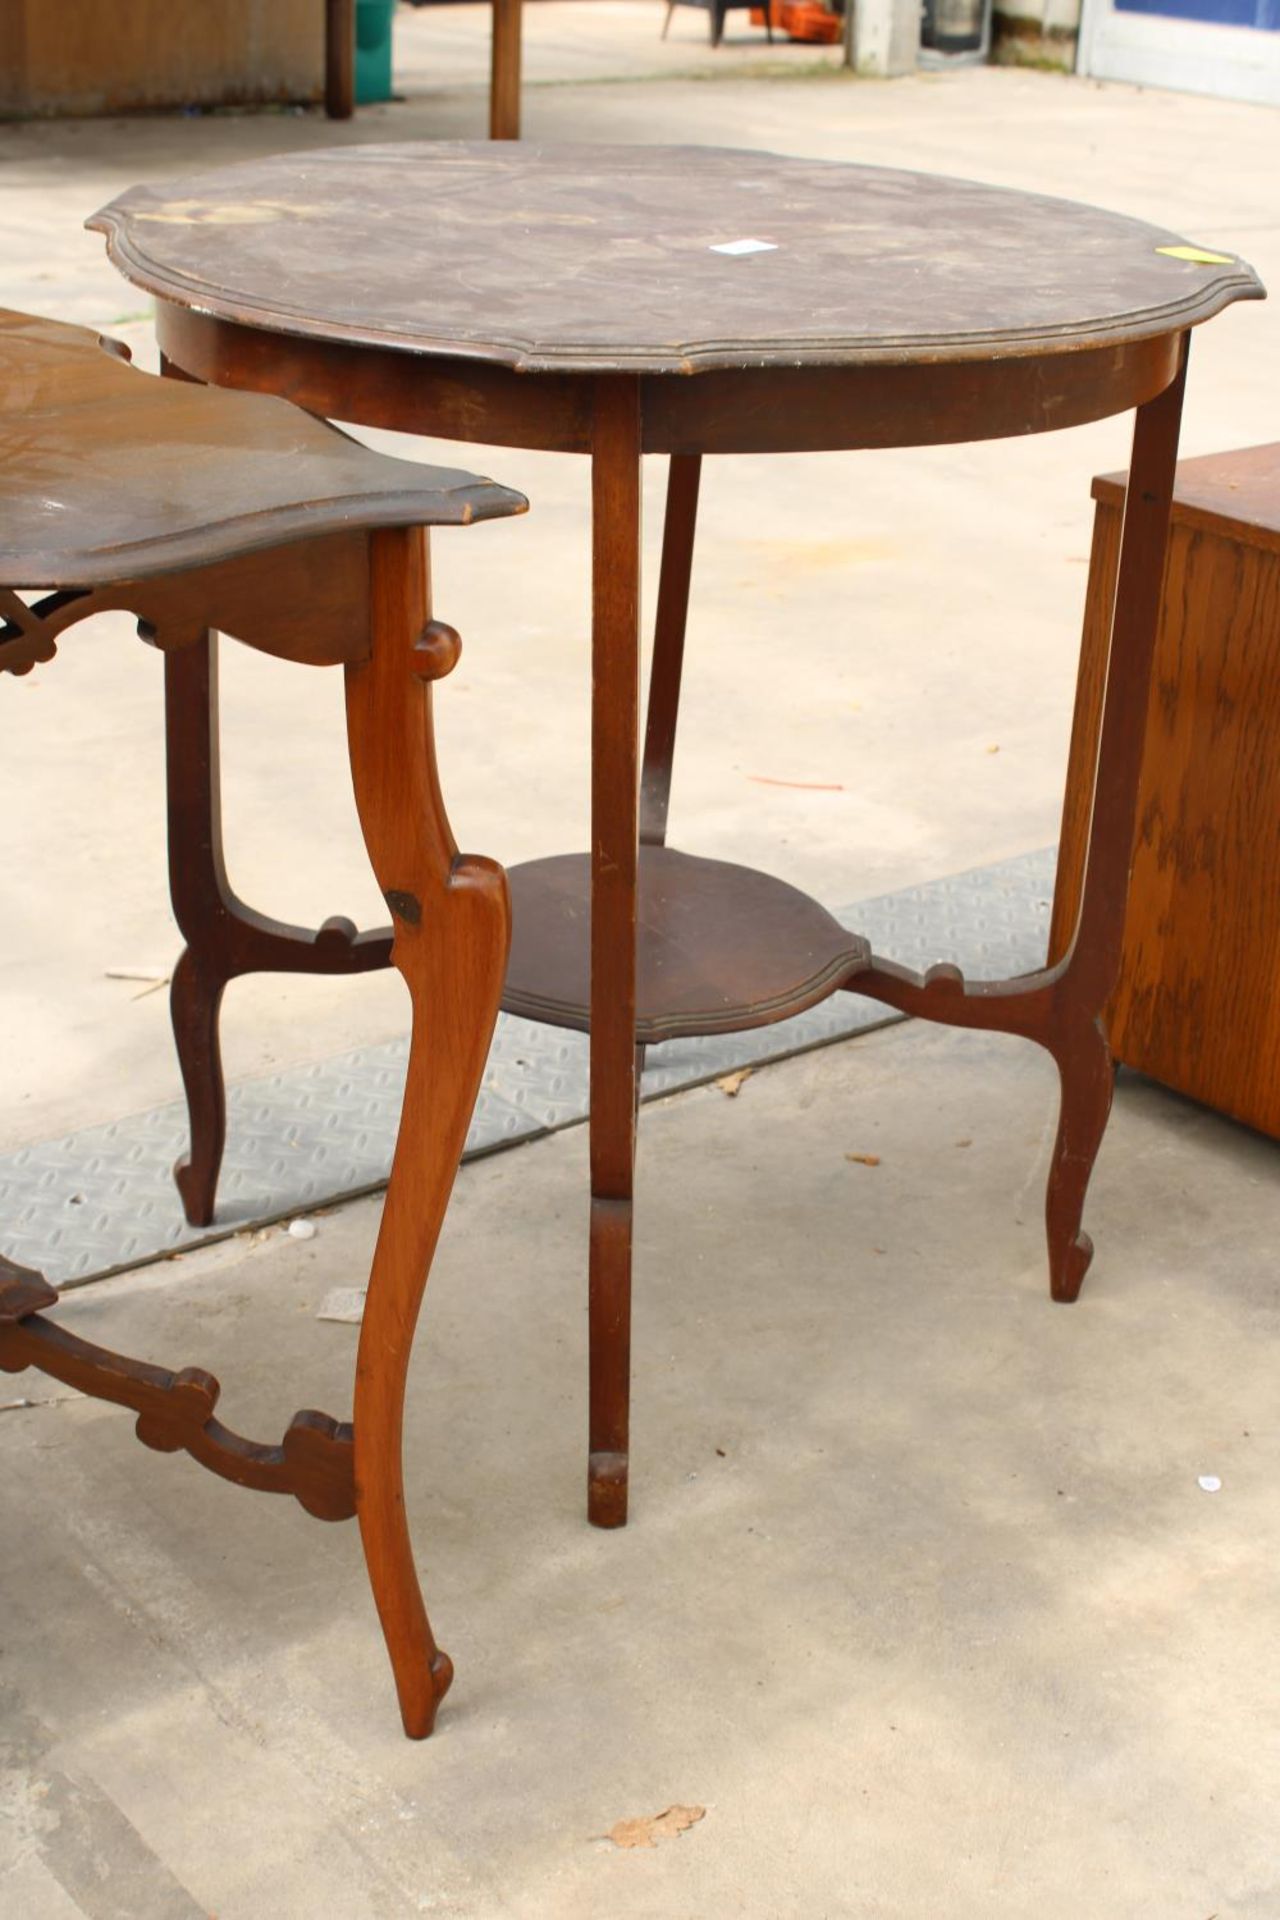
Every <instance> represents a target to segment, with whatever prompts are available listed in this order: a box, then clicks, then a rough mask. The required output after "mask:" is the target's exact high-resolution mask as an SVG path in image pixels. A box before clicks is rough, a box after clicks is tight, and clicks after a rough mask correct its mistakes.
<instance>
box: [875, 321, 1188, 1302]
mask: <svg viewBox="0 0 1280 1920" xmlns="http://www.w3.org/2000/svg"><path fill="white" fill-rule="evenodd" d="M1186 346H1187V340H1186V336H1185V335H1184V336H1183V341H1182V352H1181V357H1180V362H1179V371H1178V373H1177V376H1176V378H1175V379H1174V380H1173V382H1172V383H1171V384H1170V385H1169V386H1168V387H1166V388H1165V390H1164V392H1163V393H1160V394H1157V395H1156V396H1155V398H1154V399H1151V400H1148V401H1147V402H1146V403H1145V404H1144V405H1143V406H1141V407H1139V408H1138V411H1137V415H1136V419H1135V422H1134V432H1133V457H1132V460H1131V462H1130V467H1129V489H1128V494H1127V497H1126V501H1125V512H1124V527H1123V531H1122V533H1121V539H1120V569H1119V578H1118V581H1117V587H1116V602H1115V613H1114V616H1113V619H1112V626H1111V650H1110V657H1109V661H1108V668H1107V686H1106V694H1105V698H1104V705H1103V712H1102V732H1101V739H1100V742H1099V748H1098V765H1097V774H1096V777H1095V782H1094V802H1093V817H1092V822H1091V826H1090V834H1089V850H1088V854H1087V856H1086V862H1085V875H1084V886H1083V891H1082V896H1081V901H1080V913H1079V918H1078V920H1077V923H1076V930H1075V935H1074V938H1073V939H1072V942H1071V946H1070V948H1069V950H1068V952H1067V953H1066V955H1065V957H1064V958H1063V959H1062V960H1060V961H1059V962H1058V964H1057V965H1056V966H1053V967H1047V968H1044V969H1042V970H1041V971H1040V972H1038V973H1029V974H1026V975H1024V976H1023V977H1022V978H1020V979H1017V980H975V981H972V982H966V981H965V978H964V976H963V974H962V973H961V972H960V969H959V968H958V967H953V966H947V965H944V966H937V967H932V968H930V970H929V972H928V973H927V974H926V975H925V976H924V978H923V979H921V977H920V976H919V975H918V974H914V973H912V972H910V971H909V970H908V969H907V968H905V967H899V966H896V965H894V964H893V963H892V962H890V961H887V960H880V959H879V958H877V959H875V960H874V961H873V964H872V966H871V967H870V968H869V969H868V970H867V971H865V972H862V973H859V974H857V975H856V976H855V977H854V978H852V979H851V980H850V982H849V985H850V987H851V989H852V990H853V991H854V992H856V993H865V994H869V995H871V997H872V998H873V999H877V1000H883V1001H885V1002H886V1003H887V1004H888V1005H889V1006H893V1007H899V1008H901V1010H902V1011H903V1012H904V1013H908V1014H912V1015H916V1016H919V1017H920V1018H923V1019H926V1020H938V1021H941V1022H942V1023H944V1024H945V1025H947V1026H959V1027H982V1028H989V1029H991V1030H993V1031H995V1032H999V1033H1013V1034H1021V1035H1022V1036H1023V1037H1024V1038H1026V1039H1028V1040H1035V1041H1037V1042H1038V1043H1039V1044H1040V1045H1041V1046H1042V1047H1044V1048H1046V1049H1047V1051H1048V1052H1050V1053H1051V1054H1052V1055H1053V1057H1054V1060H1055V1061H1056V1063H1057V1067H1058V1073H1059V1077H1060V1080H1061V1085H1062V1100H1061V1107H1060V1110H1059V1116H1058V1132H1057V1138H1056V1139H1055V1141H1054V1148H1053V1155H1052V1159H1051V1161H1050V1166H1049V1179H1048V1190H1047V1193H1046V1196H1045V1230H1046V1237H1047V1240H1048V1252H1049V1286H1050V1292H1051V1293H1052V1296H1053V1298H1054V1299H1055V1300H1074V1299H1075V1298H1076V1296H1077V1295H1078V1294H1079V1291H1080V1286H1081V1283H1082V1281H1083V1280H1084V1276H1085V1274H1086V1273H1087V1271H1088V1268H1089V1262H1090V1260H1091V1259H1092V1258H1093V1243H1092V1241H1091V1240H1090V1238H1089V1236H1088V1234H1087V1233H1085V1232H1083V1231H1082V1229H1081V1216H1082V1214H1083V1211H1084V1201H1085V1194H1086V1192H1087V1190H1088V1185H1089V1178H1090V1175H1091V1174H1092V1172H1093V1165H1094V1161H1095V1160H1096V1158H1097V1154H1098V1148H1099V1146H1100V1145H1101V1143H1102V1135H1103V1132H1104V1130H1105V1128H1106V1124H1107V1116H1108V1114H1109V1113H1110V1111H1111V1096H1112V1090H1113V1084H1114V1078H1115V1075H1114V1067H1113V1063H1112V1059H1111V1053H1110V1050H1109V1048H1108V1046H1107V1037H1106V1032H1105V1028H1104V1025H1103V1011H1104V1008H1105V1006H1106V1003H1107V1000H1108V999H1109V997H1110V995H1111V992H1112V989H1113V988H1114V986H1115V983H1116V979H1117V977H1118V975H1119V971H1120V956H1121V947H1122V942H1123V938H1124V919H1125V902H1126V899H1127V895H1128V887H1129V867H1130V861H1131V858H1132V848H1133V834H1134V825H1135V819H1136V812H1137V804H1138V780H1139V775H1140V774H1141V771H1142V749H1143V738H1144V734H1145V730H1146V716H1147V700H1148V696H1149V693H1150V687H1151V673H1152V665H1153V661H1154V658H1155V645H1156V634H1157V630H1158V627H1159V621H1160V595H1161V587H1162V584H1163V580H1164V561H1165V551H1166V548H1167V545H1168V535H1169V514H1170V508H1171V506H1172V502H1173V487H1174V469H1175V467H1176V465H1177V458H1178V427H1179V423H1180V420H1181V417H1182V395H1183V389H1184V387H1185V385H1186V367H1187V355H1186Z"/></svg>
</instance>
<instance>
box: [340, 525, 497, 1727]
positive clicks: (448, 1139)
mask: <svg viewBox="0 0 1280 1920" xmlns="http://www.w3.org/2000/svg"><path fill="white" fill-rule="evenodd" d="M371 549H372V566H371V593H372V629H373V649H372V657H371V658H370V659H369V660H367V661H362V662H360V663H359V664H358V665H355V666H352V667H348V669H347V735H348V743H349V747H350V753H351V771H352V778H353V781H354V784H355V794H356V804H357V807H358V810H359V814H360V824H361V827H362V828H363V831H364V837H365V844H366V846H367V847H368V850H369V857H370V860H371V862H372V865H373V869H374V872H375V874H376V876H377V880H378V884H379V886H380V887H381V889H382V892H383V895H384V897H385V898H386V901H387V904H388V906H389V907H390V908H391V911H392V914H393V916H394V930H395V943H394V947H393V949H392V963H393V965H394V966H396V967H398V968H399V970H400V972H401V973H402V974H403V976H404V979H405V983H406V985H407V986H408V989H409V995H410V999H411V1002H412V1029H411V1040H410V1049H409V1067H408V1078H407V1082H406V1085H405V1095H404V1106H403V1109H402V1111H401V1117H400V1131H399V1136H398V1138H397V1141H396V1150H395V1157H394V1159H393V1161H392V1166H391V1179H390V1183H389V1185H388V1187H387V1197H386V1202H385V1205H384V1207H383V1213H382V1226H381V1229H380V1231H379V1234H378V1244H377V1247H376V1249H375V1252H374V1257H373V1268H372V1271H371V1273H370V1276H369V1293H368V1299H367V1302H366V1305H365V1313H364V1323H363V1325H362V1327H361V1331H360V1345H359V1350H358V1354H357V1358H356V1384H355V1418H354V1427H355V1488H356V1512H357V1515H358V1517H359V1521H360V1534H361V1539H362V1541H363V1544H364V1552H365V1560H366V1562H367V1564H368V1569H369V1580H370V1584H371V1586H372V1588H373V1595H374V1600H375V1602H376V1604H377V1608H378V1615H379V1618H380V1619H381V1622H382V1631H383V1634H384V1636H385V1639H386V1643H387V1652H388V1653H389V1655H390V1657H391V1666H392V1671H393V1672H394V1675H395V1682H396V1691H397V1693H398V1695H399V1699H400V1712H401V1715H402V1718H403V1720H404V1727H405V1732H406V1733H407V1734H409V1735H410V1737H411V1738H413V1739H421V1738H423V1737H424V1736H425V1735H426V1734H429V1733H430V1732H431V1729H432V1726H433V1724H434V1721H435V1716H436V1708H437V1707H438V1705H439V1703H440V1701H441V1700H442V1699H443V1697H444V1694H445V1692H446V1690H447V1689H448V1686H449V1683H450V1680H451V1679H452V1677H453V1669H452V1666H451V1664H450V1662H449V1659H448V1657H447V1655H445V1654H443V1653H441V1652H440V1650H439V1648H438V1647H437V1645H436V1642H435V1639H434V1637H433V1635H432V1632H431V1626H430V1623H429V1621H428V1619H427V1612H426V1608H425V1606H424V1605H423V1600H422V1592H421V1589H420V1587H419V1585H418V1576H417V1572H416V1569H415V1567H414V1561H413V1550H412V1546H411V1544H410V1539H409V1528H408V1522H407V1519H406V1516H405V1505H404V1476H403V1466H402V1460H401V1437H402V1428H403V1415H404V1394H405V1376H406V1373H407V1370H408V1365H409V1356H410V1351H411V1349H412V1345H413V1335H414V1329H415V1326H416V1324H417V1318H418V1309H419V1306H420V1305H421V1301H422V1295H423V1290H424V1288H425V1287H426V1283H427V1275H428V1272H429V1270H430V1266H431V1261H432V1257H433V1255H434V1253H435V1247H436V1241H437V1238H438V1236H439V1232H440V1226H441V1222H442V1221H443V1219H444V1214H445V1208H446V1206H447V1205H448V1200H449V1194H450V1191H451V1190H452V1187H453V1181H454V1175H455V1173H456V1171H457V1167H458V1162H459V1159H460V1158H461V1155H462V1149H463V1146H464V1144H465V1141H466V1135H467V1127H468V1124H469V1122H470V1119H471V1111H472V1108H473V1106H474V1104H475V1098H476V1093H477V1090H478V1089H479V1085H480V1077H481V1074H482V1073H483V1071H484V1063H485V1058H486V1056H487V1054H488V1050H489V1042H490V1040H491V1038H492V1035H493V1028H494V1023H495V1021H496V1019H497V1015H498V999H499V995H500V993H501V990H502V978H503V974H504V972H505V970H506V962H507V947H508V944H509V940H510V927H511V922H510V909H509V905H508V899H507V884H506V877H505V875H504V874H503V872H502V869H501V868H500V867H498V866H496V865H495V864H494V862H493V861H491V860H482V859H477V858H473V857H472V856H470V855H460V854H459V853H458V851H457V848H456V847H455V845H454V842H453V838H452V835H451V834H450V831H449V825H448V821H447V819H446V816H445V811H444V804H443V801H442V799H441V794H440V786H439V779H438V776H437V772H436V763H435V749H434V744H433V739H432V729H431V682H432V680H435V679H438V678H440V677H441V676H442V675H443V674H445V673H447V672H448V671H449V669H450V668H451V667H452V666H453V664H454V661H455V660H456V659H457V654H458V640H457V635H456V634H454V633H453V632H452V631H451V629H449V628H447V627H444V626H441V625H439V624H437V623H433V622H430V621H429V612H428V580H427V551H426V541H425V537H424V536H423V535H422V534H421V533H420V532H418V531H416V530H409V531H402V530H396V531H393V532H384V533H377V534H375V535H374V536H373V539H372V542H371Z"/></svg>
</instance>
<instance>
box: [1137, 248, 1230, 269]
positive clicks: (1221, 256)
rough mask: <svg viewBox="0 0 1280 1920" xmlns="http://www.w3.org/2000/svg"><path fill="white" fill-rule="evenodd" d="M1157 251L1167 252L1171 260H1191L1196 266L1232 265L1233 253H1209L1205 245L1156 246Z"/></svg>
mask: <svg viewBox="0 0 1280 1920" xmlns="http://www.w3.org/2000/svg"><path fill="white" fill-rule="evenodd" d="M1156 252H1157V253H1167V254H1168V256H1169V258H1170V259H1171V260H1192V261H1194V262H1195V264H1196V266H1198V267H1234V265H1235V263H1236V257H1235V255H1234V253H1210V252H1209V249H1208V248H1207V247H1157V248H1156Z"/></svg>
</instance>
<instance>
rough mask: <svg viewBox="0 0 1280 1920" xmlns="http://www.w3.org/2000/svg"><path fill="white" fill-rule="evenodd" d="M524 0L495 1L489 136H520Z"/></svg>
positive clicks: (508, 137)
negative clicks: (522, 15)
mask: <svg viewBox="0 0 1280 1920" xmlns="http://www.w3.org/2000/svg"><path fill="white" fill-rule="evenodd" d="M521 14H522V0H493V50H492V54H491V56H490V58H491V66H490V77H489V138H490V139H491V140H518V139H519V138H520V59H521V44H520V42H521V33H522V27H523V22H522V18H521Z"/></svg>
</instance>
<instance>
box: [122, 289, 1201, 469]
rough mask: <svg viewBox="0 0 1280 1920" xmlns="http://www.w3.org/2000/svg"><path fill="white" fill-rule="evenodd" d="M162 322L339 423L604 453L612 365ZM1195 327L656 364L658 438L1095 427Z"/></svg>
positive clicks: (206, 374) (224, 366)
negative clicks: (795, 359)
mask: <svg viewBox="0 0 1280 1920" xmlns="http://www.w3.org/2000/svg"><path fill="white" fill-rule="evenodd" d="M156 331H157V334H158V337H159V342H160V347H161V350H162V352H163V353H164V355H165V358H166V360H167V361H168V362H170V363H171V364H172V365H173V366H174V367H175V368H176V369H179V370H180V371H181V372H183V373H186V374H189V375H190V376H191V377H192V378H194V379H198V380H203V381H206V382H208V383H209V384H211V385H216V386H229V387H241V388H247V389H249V390H251V391H257V392H263V393H275V394H281V395H283V396H284V397H285V398H286V399H288V400H292V401H294V402H295V403H296V404H297V405H299V406H302V407H305V408H306V409H307V410H308V411H309V412H311V413H315V414H319V415H321V416H322V417H323V418H325V419H337V420H347V421H351V422H353V423H355V424H358V425H360V426H366V427H383V428H389V429H392V430H395V431H399V432H403V433H419V434H426V435H430V436H432V437H434V438H439V439H445V440H461V441H473V442H479V443H481V444H483V445H486V446H501V447H528V448H538V449H542V450H544V451H548V452H558V453H589V452H590V451H591V444H592V412H593V394H594V390H595V383H596V381H597V380H598V379H599V378H601V376H600V375H588V374H572V373H534V374H530V373H516V372H514V371H512V369H511V368H509V367H502V366H495V365H493V364H492V363H490V362H487V361H483V360H463V359H458V358H452V359H451V358H446V357H444V356H439V357H437V356H435V355H430V356H429V355H425V354H408V353H404V352H401V351H398V350H396V349H393V348H389V347H369V346H352V345H349V344H347V343H345V342H341V341H324V340H313V339H303V338H301V337H300V336H294V335H289V334H283V333H277V332H271V331H268V330H266V329H264V328H258V327H247V326H242V325H240V324H238V323H236V322H232V321H227V320H220V319H218V318H217V317H215V316H213V315H210V314H204V313H197V312H194V311H192V310H191V309H190V308H187V307H182V306H179V305H177V304H175V303H174V302H172V301H165V300H161V301H160V302H158V305H157V313H156ZM1181 338H1182V336H1181V334H1180V333H1170V334H1162V335H1159V336H1157V337H1156V338H1154V339H1150V340H1140V341H1130V342H1128V343H1126V344H1121V345H1109V346H1103V347H1092V348H1080V347H1076V348H1074V349H1073V350H1071V351H1063V352H1061V353H1043V354H1035V355H1027V356H1010V357H1008V358H1004V359H998V360H967V361H950V362H945V363H938V364H920V363H912V364H909V365H894V364H874V365H864V366H857V367H794V368H787V369H781V370H780V369H777V368H771V369H744V370H741V371H739V370H733V371H727V372H726V371H717V372H710V373H700V374H696V375H690V376H688V377H683V376H680V375H675V374H649V375H640V376H639V380H640V395H641V416H642V445H643V450H644V451H645V452H646V453H682V454H692V453H707V454H714V453H784V452H785V453H811V452H812V453H816V452H840V451H850V450H854V449H859V448H874V447H917V446H941V445H946V444H954V443H957V442H964V441H975V440H1003V439H1010V438H1014V437H1016V436H1018V435H1021V434H1026V433H1044V432H1050V431H1053V430H1054V429H1057V428H1062V427H1075V426H1082V425H1084V424H1085V423H1086V422H1088V421H1091V420H1100V419H1105V418H1106V417H1108V416H1109V415H1111V414H1116V413H1123V412H1126V411H1128V410H1129V409H1130V408H1132V407H1136V406H1140V405H1141V404H1142V403H1143V402H1144V401H1147V400H1151V399H1154V397H1155V396H1156V394H1158V393H1162V392H1163V391H1164V389H1165V388H1166V387H1168V386H1169V385H1170V383H1171V382H1172V380H1173V379H1174V378H1175V376H1176V374H1177V370H1178V364H1179V362H1178V354H1179V343H1180V341H1181ZM635 377H636V376H635V375H628V374H622V373H620V374H619V375H618V378H620V379H632V378H635Z"/></svg>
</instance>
